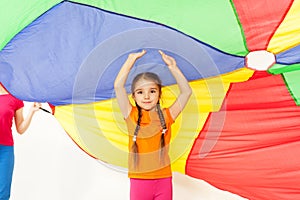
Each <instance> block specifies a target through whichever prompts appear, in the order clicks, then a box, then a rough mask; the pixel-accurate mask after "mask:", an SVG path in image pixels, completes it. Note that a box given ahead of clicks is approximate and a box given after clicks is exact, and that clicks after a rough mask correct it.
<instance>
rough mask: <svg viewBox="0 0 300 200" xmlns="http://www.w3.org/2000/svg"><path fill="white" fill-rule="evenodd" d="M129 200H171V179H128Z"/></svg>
mask: <svg viewBox="0 0 300 200" xmlns="http://www.w3.org/2000/svg"><path fill="white" fill-rule="evenodd" d="M130 200H172V177H169V178H160V179H135V178H131V179H130Z"/></svg>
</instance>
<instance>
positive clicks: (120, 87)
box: [114, 50, 146, 118]
mask: <svg viewBox="0 0 300 200" xmlns="http://www.w3.org/2000/svg"><path fill="white" fill-rule="evenodd" d="M145 53H146V51H145V50H143V51H141V52H138V53H131V54H129V55H128V58H127V60H126V61H125V63H124V64H123V66H122V68H121V70H120V71H119V73H118V75H117V77H116V79H115V82H114V88H115V93H116V98H117V101H118V104H119V107H120V109H121V112H122V114H123V116H124V118H127V117H128V115H129V113H130V112H131V108H132V106H131V104H130V101H129V99H128V94H127V92H126V89H125V83H126V80H127V77H128V74H129V72H130V70H131V68H132V66H133V65H134V63H135V61H136V60H137V59H139V58H140V57H142V56H143V55H144V54H145Z"/></svg>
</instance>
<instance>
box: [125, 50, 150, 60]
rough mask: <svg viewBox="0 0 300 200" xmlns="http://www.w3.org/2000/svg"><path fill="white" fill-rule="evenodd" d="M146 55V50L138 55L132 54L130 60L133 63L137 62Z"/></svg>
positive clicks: (129, 56)
mask: <svg viewBox="0 0 300 200" xmlns="http://www.w3.org/2000/svg"><path fill="white" fill-rule="evenodd" d="M145 54H146V50H142V51H140V52H137V53H131V54H129V55H128V59H130V60H132V61H136V60H137V59H139V58H140V57H142V56H143V55H145Z"/></svg>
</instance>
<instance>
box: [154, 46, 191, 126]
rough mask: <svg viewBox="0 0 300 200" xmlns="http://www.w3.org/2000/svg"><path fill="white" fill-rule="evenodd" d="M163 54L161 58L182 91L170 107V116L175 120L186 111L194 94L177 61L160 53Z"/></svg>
mask: <svg viewBox="0 0 300 200" xmlns="http://www.w3.org/2000/svg"><path fill="white" fill-rule="evenodd" d="M159 53H160V54H161V57H162V59H163V61H164V62H165V63H166V64H167V66H168V68H169V70H170V72H171V73H172V75H173V77H174V78H175V80H176V82H177V84H178V86H179V89H180V94H179V96H178V97H177V99H176V101H175V102H174V103H173V104H172V106H171V107H170V114H171V116H172V118H173V120H175V119H176V118H177V117H178V115H179V114H180V113H181V111H182V110H183V109H184V107H185V105H186V104H187V102H188V100H189V98H190V96H191V94H192V89H191V87H190V85H189V83H188V81H187V80H186V78H185V76H184V75H183V74H182V72H181V71H180V69H179V68H178V67H177V63H176V61H175V59H174V58H173V57H171V56H168V55H166V54H165V53H164V52H162V51H159Z"/></svg>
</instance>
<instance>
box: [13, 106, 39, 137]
mask: <svg viewBox="0 0 300 200" xmlns="http://www.w3.org/2000/svg"><path fill="white" fill-rule="evenodd" d="M41 106H42V105H41V104H40V103H37V102H34V103H33V104H32V106H31V108H30V110H29V113H28V115H27V117H26V118H25V119H24V117H23V108H20V109H19V110H17V111H16V112H15V116H14V117H15V125H16V130H17V132H18V133H19V134H23V133H24V132H25V131H26V130H27V129H28V127H29V125H30V123H31V120H32V117H33V115H34V113H35V112H36V111H38V110H39V109H40V107H41Z"/></svg>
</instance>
